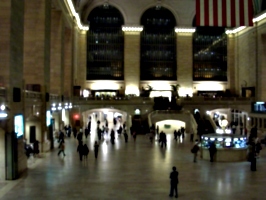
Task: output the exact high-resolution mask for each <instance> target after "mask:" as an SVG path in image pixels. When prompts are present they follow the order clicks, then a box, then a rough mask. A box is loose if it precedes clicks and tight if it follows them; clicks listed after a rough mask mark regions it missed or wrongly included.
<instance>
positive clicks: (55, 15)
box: [50, 10, 64, 95]
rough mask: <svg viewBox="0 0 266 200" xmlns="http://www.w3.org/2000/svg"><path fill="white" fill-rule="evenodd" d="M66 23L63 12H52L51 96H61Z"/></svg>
mask: <svg viewBox="0 0 266 200" xmlns="http://www.w3.org/2000/svg"><path fill="white" fill-rule="evenodd" d="M63 30H64V23H63V20H62V13H61V11H57V10H52V13H51V58H50V66H51V69H50V84H51V85H52V86H53V87H51V89H50V93H51V94H59V95H61V81H62V79H63V77H62V75H63V74H62V71H61V68H62V58H63V54H62V45H63Z"/></svg>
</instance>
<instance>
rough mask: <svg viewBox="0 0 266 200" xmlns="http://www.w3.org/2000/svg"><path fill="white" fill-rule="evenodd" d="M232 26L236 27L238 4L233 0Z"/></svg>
mask: <svg viewBox="0 0 266 200" xmlns="http://www.w3.org/2000/svg"><path fill="white" fill-rule="evenodd" d="M230 11H231V26H232V27H235V26H236V2H235V0H231V9H230Z"/></svg>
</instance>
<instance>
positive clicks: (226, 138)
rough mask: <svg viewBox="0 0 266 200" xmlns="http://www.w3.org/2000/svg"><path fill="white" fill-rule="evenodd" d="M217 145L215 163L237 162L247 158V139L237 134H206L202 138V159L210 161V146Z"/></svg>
mask: <svg viewBox="0 0 266 200" xmlns="http://www.w3.org/2000/svg"><path fill="white" fill-rule="evenodd" d="M211 143H215V146H216V149H217V151H216V154H215V156H214V161H217V162H237V161H245V160H246V158H247V144H246V143H247V138H246V137H244V136H242V135H235V134H206V135H202V137H201V144H200V146H201V148H200V152H201V157H202V159H204V160H210V154H209V146H210V144H211Z"/></svg>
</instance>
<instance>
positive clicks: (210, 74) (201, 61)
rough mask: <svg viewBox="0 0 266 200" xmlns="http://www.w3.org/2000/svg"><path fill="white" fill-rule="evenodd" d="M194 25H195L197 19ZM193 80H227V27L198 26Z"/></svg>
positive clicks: (194, 42) (194, 49)
mask: <svg viewBox="0 0 266 200" xmlns="http://www.w3.org/2000/svg"><path fill="white" fill-rule="evenodd" d="M193 25H195V20H194V22H193ZM193 80H194V81H208V80H209V81H227V36H226V34H225V28H223V27H197V28H196V32H195V33H194V36H193Z"/></svg>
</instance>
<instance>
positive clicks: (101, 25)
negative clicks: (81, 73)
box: [87, 5, 124, 80]
mask: <svg viewBox="0 0 266 200" xmlns="http://www.w3.org/2000/svg"><path fill="white" fill-rule="evenodd" d="M88 22H89V24H90V30H89V32H88V34H87V52H88V54H87V80H98V79H102V80H123V79H124V34H123V32H122V30H121V26H122V25H123V23H124V22H123V17H122V15H121V13H120V12H119V11H118V10H117V9H116V8H114V7H112V6H110V5H109V6H108V7H104V6H100V7H97V8H95V9H94V10H93V11H92V12H91V13H90V15H89V17H88Z"/></svg>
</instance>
